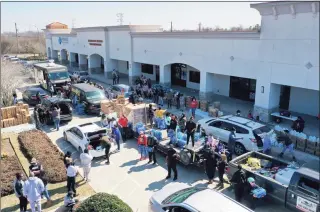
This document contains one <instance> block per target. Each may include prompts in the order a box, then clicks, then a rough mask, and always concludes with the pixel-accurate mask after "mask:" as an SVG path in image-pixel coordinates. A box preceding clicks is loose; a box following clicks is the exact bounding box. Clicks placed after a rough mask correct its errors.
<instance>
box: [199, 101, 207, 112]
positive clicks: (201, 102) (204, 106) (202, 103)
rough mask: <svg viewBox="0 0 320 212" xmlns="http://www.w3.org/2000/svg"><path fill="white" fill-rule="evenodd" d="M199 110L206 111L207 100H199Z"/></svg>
mask: <svg viewBox="0 0 320 212" xmlns="http://www.w3.org/2000/svg"><path fill="white" fill-rule="evenodd" d="M200 110H202V111H204V112H207V111H208V101H200Z"/></svg>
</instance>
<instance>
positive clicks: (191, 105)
mask: <svg viewBox="0 0 320 212" xmlns="http://www.w3.org/2000/svg"><path fill="white" fill-rule="evenodd" d="M190 107H191V112H192V116H193V117H194V118H195V117H196V109H197V107H198V102H197V100H196V98H195V97H193V98H192V100H191V103H190Z"/></svg>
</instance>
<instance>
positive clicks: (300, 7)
mask: <svg viewBox="0 0 320 212" xmlns="http://www.w3.org/2000/svg"><path fill="white" fill-rule="evenodd" d="M250 7H251V8H254V9H256V10H258V11H259V12H260V15H262V16H268V15H273V16H275V17H277V16H278V15H285V14H291V15H293V16H295V15H296V14H297V13H313V14H314V15H316V13H319V2H316V1H313V2H312V1H272V2H266V3H258V4H250Z"/></svg>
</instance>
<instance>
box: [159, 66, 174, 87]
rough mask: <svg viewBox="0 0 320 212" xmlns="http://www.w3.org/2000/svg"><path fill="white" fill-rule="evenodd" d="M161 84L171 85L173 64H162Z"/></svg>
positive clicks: (160, 71) (160, 72)
mask: <svg viewBox="0 0 320 212" xmlns="http://www.w3.org/2000/svg"><path fill="white" fill-rule="evenodd" d="M159 68H160V70H159V74H160V84H161V85H164V86H171V65H165V66H163V65H160V66H159Z"/></svg>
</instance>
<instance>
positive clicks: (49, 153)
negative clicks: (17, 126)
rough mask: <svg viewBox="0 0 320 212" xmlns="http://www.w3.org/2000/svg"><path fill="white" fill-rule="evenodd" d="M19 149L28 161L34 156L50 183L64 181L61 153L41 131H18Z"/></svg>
mask: <svg viewBox="0 0 320 212" xmlns="http://www.w3.org/2000/svg"><path fill="white" fill-rule="evenodd" d="M18 140H19V143H20V146H21V151H22V152H23V153H24V155H25V156H26V158H27V159H29V161H30V160H31V159H32V158H33V157H34V158H36V159H37V160H38V161H39V162H40V163H41V164H42V166H43V168H44V170H45V172H46V174H47V176H48V180H49V182H51V183H57V182H63V181H66V179H67V177H66V170H65V166H64V163H63V154H62V153H61V152H60V151H59V149H58V148H57V146H55V145H54V144H53V143H52V141H51V140H50V138H49V137H48V136H47V135H46V134H45V133H44V132H42V131H39V130H30V131H25V132H21V133H19V136H18Z"/></svg>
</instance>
